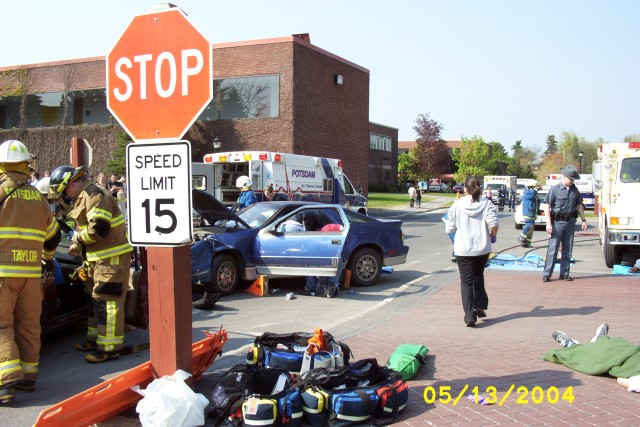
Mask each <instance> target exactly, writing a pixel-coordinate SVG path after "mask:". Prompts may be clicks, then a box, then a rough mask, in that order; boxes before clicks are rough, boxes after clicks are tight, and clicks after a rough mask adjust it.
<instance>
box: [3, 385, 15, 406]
mask: <svg viewBox="0 0 640 427" xmlns="http://www.w3.org/2000/svg"><path fill="white" fill-rule="evenodd" d="M15 398H16V390H15V389H14V388H13V387H6V388H0V405H4V404H7V403H11V402H13V399H15Z"/></svg>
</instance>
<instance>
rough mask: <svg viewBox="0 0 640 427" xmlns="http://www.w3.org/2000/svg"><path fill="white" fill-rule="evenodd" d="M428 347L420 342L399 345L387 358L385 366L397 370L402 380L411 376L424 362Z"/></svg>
mask: <svg viewBox="0 0 640 427" xmlns="http://www.w3.org/2000/svg"><path fill="white" fill-rule="evenodd" d="M428 352H429V349H428V348H427V347H425V346H424V345H422V344H402V345H399V346H398V347H397V348H396V349H395V350H394V352H393V353H391V356H390V357H389V360H387V363H386V366H387V368H389V369H393V370H394V371H397V372H399V373H400V375H401V376H402V379H403V380H405V381H406V380H409V379H411V378H413V377H414V376H415V375H416V374H417V373H418V369H420V366H421V365H424V364H425V361H426V358H427V353H428Z"/></svg>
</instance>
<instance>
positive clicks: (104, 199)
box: [68, 179, 133, 261]
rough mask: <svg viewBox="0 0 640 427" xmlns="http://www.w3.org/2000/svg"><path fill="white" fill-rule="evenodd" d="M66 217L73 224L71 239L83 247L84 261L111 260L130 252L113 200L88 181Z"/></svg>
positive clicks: (118, 209)
mask: <svg viewBox="0 0 640 427" xmlns="http://www.w3.org/2000/svg"><path fill="white" fill-rule="evenodd" d="M68 218H71V219H73V221H74V222H75V223H76V234H75V235H74V237H73V240H74V241H77V242H78V243H80V244H82V245H83V246H84V248H85V259H86V260H87V261H98V260H101V259H106V258H111V257H114V256H118V255H122V254H125V253H128V252H131V251H132V250H133V247H131V245H130V244H129V241H128V240H127V228H126V223H125V221H124V217H123V216H122V212H120V208H119V207H118V203H117V201H116V199H115V198H114V197H113V196H112V195H111V194H109V192H108V191H107V190H106V189H105V188H103V187H100V186H99V185H96V184H94V183H93V181H91V180H89V179H88V180H86V181H85V183H84V185H83V186H82V190H81V191H80V194H79V195H78V197H77V198H76V200H75V201H74V202H73V206H72V207H71V211H70V212H69V215H68Z"/></svg>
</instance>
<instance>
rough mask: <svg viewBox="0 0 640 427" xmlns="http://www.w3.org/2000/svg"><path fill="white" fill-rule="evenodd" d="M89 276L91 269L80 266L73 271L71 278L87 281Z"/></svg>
mask: <svg viewBox="0 0 640 427" xmlns="http://www.w3.org/2000/svg"><path fill="white" fill-rule="evenodd" d="M88 278H89V271H88V270H87V269H86V268H84V267H78V268H76V269H75V270H74V271H73V273H71V279H72V280H74V281H76V280H77V281H80V282H86V281H87V279H88Z"/></svg>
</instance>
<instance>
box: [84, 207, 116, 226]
mask: <svg viewBox="0 0 640 427" xmlns="http://www.w3.org/2000/svg"><path fill="white" fill-rule="evenodd" d="M87 219H88V220H89V221H91V220H93V219H103V220H105V221H107V222H108V223H111V220H112V215H111V212H109V211H108V210H105V209H100V208H93V209H90V210H89V212H87Z"/></svg>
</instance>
